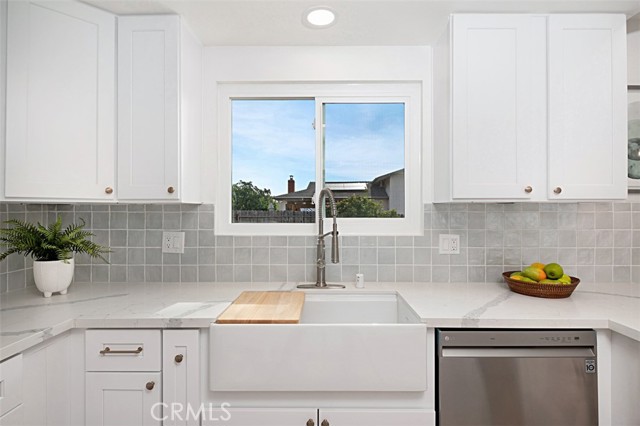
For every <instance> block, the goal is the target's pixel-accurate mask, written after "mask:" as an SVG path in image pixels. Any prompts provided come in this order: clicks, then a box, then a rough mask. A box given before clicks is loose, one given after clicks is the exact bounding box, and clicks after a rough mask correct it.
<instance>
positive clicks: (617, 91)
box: [548, 14, 627, 199]
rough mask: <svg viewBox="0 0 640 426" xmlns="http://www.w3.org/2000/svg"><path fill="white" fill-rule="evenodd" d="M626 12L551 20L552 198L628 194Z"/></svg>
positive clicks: (550, 139)
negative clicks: (623, 13)
mask: <svg viewBox="0 0 640 426" xmlns="http://www.w3.org/2000/svg"><path fill="white" fill-rule="evenodd" d="M625 25H626V24H625V17H624V15H598V14H589V15H551V16H550V17H549V188H548V196H549V198H550V199H613V198H625V197H626V194H627V186H626V185H627V183H626V182H627V181H626V179H627V178H626V170H627V158H626V157H627V156H626V152H627V150H626V147H627V137H626V134H627V101H626V84H627V83H626V29H625Z"/></svg>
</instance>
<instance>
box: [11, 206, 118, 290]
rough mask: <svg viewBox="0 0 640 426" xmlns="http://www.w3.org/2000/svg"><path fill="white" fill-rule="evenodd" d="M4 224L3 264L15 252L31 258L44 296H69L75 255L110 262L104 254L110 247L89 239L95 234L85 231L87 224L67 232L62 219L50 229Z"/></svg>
mask: <svg viewBox="0 0 640 426" xmlns="http://www.w3.org/2000/svg"><path fill="white" fill-rule="evenodd" d="M5 223H6V224H7V225H10V227H8V228H2V229H0V246H2V245H6V247H5V248H6V251H4V252H3V253H0V261H1V260H3V259H5V258H6V257H7V256H9V255H10V254H13V253H20V254H22V255H24V256H31V257H32V258H33V259H34V262H33V277H34V280H35V282H36V287H38V290H40V291H41V292H43V293H44V297H51V294H52V293H56V292H60V294H67V288H68V287H69V285H70V284H71V280H72V279H73V270H74V259H73V254H74V253H86V254H88V255H89V256H91V257H94V258H100V259H102V260H104V261H105V262H107V260H106V259H105V258H104V257H103V256H102V255H103V254H106V253H109V252H110V250H109V248H108V247H103V246H101V245H98V244H96V243H94V242H92V241H91V240H89V239H88V238H89V237H91V236H93V234H92V233H91V232H88V231H84V230H83V229H84V226H85V223H84V221H82V224H71V225H69V226H67V227H66V228H65V229H64V230H63V229H62V218H61V217H60V216H58V219H57V220H56V222H55V223H53V224H51V225H49V226H48V227H45V226H43V225H41V224H40V223H38V224H37V225H34V224H32V223H28V222H23V221H20V220H15V219H12V220H8V221H6V222H5ZM107 263H108V262H107Z"/></svg>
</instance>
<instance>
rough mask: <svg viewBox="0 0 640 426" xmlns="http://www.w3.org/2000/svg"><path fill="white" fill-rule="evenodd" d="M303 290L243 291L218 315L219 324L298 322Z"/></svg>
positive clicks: (302, 303) (302, 301) (302, 302)
mask: <svg viewBox="0 0 640 426" xmlns="http://www.w3.org/2000/svg"><path fill="white" fill-rule="evenodd" d="M303 305H304V293H303V292H290V291H243V292H242V293H241V294H240V296H238V298H237V299H236V300H234V301H233V303H232V304H231V305H230V306H229V307H228V308H227V309H226V310H225V311H224V312H223V313H222V314H221V315H220V316H219V317H218V319H217V320H216V323H218V324H298V323H299V322H300V315H301V314H302V306H303Z"/></svg>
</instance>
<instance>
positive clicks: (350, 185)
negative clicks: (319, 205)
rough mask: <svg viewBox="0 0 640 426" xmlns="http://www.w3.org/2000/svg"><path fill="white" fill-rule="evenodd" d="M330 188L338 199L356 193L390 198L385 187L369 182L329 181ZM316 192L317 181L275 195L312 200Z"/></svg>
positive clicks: (277, 197)
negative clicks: (296, 189)
mask: <svg viewBox="0 0 640 426" xmlns="http://www.w3.org/2000/svg"><path fill="white" fill-rule="evenodd" d="M327 186H328V187H329V189H331V190H332V191H333V195H334V197H335V198H337V199H344V198H349V197H351V196H354V195H364V194H366V195H368V196H369V197H371V198H373V199H378V200H386V199H388V198H389V195H387V192H386V191H385V189H384V188H382V187H380V186H377V185H373V186H371V185H369V183H368V182H327ZM315 192H316V183H315V182H309V185H307V187H306V188H305V189H302V190H300V191H294V192H290V193H288V194H282V195H276V196H275V197H273V198H274V199H276V200H278V201H311V200H313V197H314V195H315Z"/></svg>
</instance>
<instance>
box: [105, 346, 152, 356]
mask: <svg viewBox="0 0 640 426" xmlns="http://www.w3.org/2000/svg"><path fill="white" fill-rule="evenodd" d="M141 352H142V346H139V347H138V349H133V350H126V351H112V350H111V348H110V347H109V346H107V347H106V348H104V349H103V350H101V351H100V355H109V354H134V355H137V354H139V353H141Z"/></svg>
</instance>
